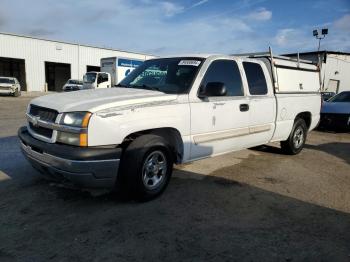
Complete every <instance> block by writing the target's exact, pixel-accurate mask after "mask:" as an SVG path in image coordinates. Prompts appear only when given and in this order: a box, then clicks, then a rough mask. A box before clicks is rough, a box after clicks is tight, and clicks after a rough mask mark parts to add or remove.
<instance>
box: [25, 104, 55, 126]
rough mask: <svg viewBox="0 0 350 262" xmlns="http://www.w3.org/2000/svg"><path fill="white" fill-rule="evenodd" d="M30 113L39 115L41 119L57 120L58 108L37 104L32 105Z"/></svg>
mask: <svg viewBox="0 0 350 262" xmlns="http://www.w3.org/2000/svg"><path fill="white" fill-rule="evenodd" d="M29 114H31V115H32V116H38V117H40V119H41V120H44V121H48V122H55V121H56V117H57V115H58V112H57V111H56V110H53V109H50V108H45V107H41V106H36V105H30V110H29Z"/></svg>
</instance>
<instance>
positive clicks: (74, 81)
mask: <svg viewBox="0 0 350 262" xmlns="http://www.w3.org/2000/svg"><path fill="white" fill-rule="evenodd" d="M68 84H71V85H82V84H83V83H82V81H80V80H73V79H70V80H68Z"/></svg>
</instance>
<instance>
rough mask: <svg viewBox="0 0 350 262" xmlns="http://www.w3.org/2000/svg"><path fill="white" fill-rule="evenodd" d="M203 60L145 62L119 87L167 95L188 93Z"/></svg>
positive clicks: (157, 60)
mask: <svg viewBox="0 0 350 262" xmlns="http://www.w3.org/2000/svg"><path fill="white" fill-rule="evenodd" d="M202 62H203V59H202V58H181V57H179V58H161V59H153V60H148V61H145V62H144V63H143V64H142V65H140V66H139V67H137V68H136V69H135V70H134V71H132V72H131V73H130V74H129V75H128V76H127V77H126V78H124V80H122V81H121V82H120V83H119V84H118V86H123V87H129V88H141V89H148V90H157V91H160V92H163V93H167V94H184V93H188V91H189V89H190V87H191V85H192V83H193V80H194V79H195V77H196V75H197V72H198V71H199V68H200V66H201V64H202Z"/></svg>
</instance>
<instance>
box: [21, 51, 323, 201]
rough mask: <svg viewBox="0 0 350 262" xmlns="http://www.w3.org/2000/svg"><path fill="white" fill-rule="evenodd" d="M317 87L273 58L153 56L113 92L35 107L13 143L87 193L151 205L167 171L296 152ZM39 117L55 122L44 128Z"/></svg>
mask: <svg viewBox="0 0 350 262" xmlns="http://www.w3.org/2000/svg"><path fill="white" fill-rule="evenodd" d="M319 89H320V86H319V70H318V67H317V66H316V65H314V64H312V63H311V62H307V61H298V60H291V59H290V58H287V57H277V56H272V55H271V53H266V54H258V55H257V54H255V55H254V54H251V55H241V56H226V55H189V56H179V57H165V58H155V59H151V60H147V61H145V62H144V63H143V64H142V65H141V66H139V67H138V68H137V69H135V70H134V71H133V72H132V73H131V74H129V75H128V76H127V77H126V78H125V79H124V80H123V81H121V82H120V83H119V84H118V87H117V88H110V89H104V90H86V91H82V92H73V93H69V94H67V93H65V94H54V95H48V96H44V97H39V98H36V99H34V100H32V101H31V103H30V105H29V107H28V112H27V116H28V126H27V127H25V128H22V129H21V130H20V131H19V136H20V138H21V140H22V141H23V144H22V147H23V151H24V152H25V154H26V155H27V156H28V158H29V159H30V160H31V162H32V163H33V165H34V166H36V167H38V159H40V161H39V162H40V163H39V166H43V165H44V166H45V168H44V169H41V171H42V172H44V173H46V174H48V173H54V174H56V173H59V174H60V175H61V176H62V177H64V178H65V179H67V180H70V181H73V182H75V183H77V184H81V185H83V186H87V187H114V186H115V185H117V186H120V185H122V186H121V188H124V189H125V188H127V189H128V190H130V191H132V192H134V193H135V195H137V196H138V197H140V198H142V199H150V198H152V197H154V196H156V195H158V194H160V193H161V192H162V191H163V190H164V189H165V187H166V185H167V183H168V181H169V178H170V175H171V171H172V164H173V163H176V164H180V163H186V162H190V161H194V160H196V159H201V158H206V157H212V156H216V155H219V154H223V153H227V152H232V151H236V150H240V149H244V148H250V147H254V146H258V145H263V144H266V143H269V142H272V141H282V142H281V146H282V149H283V150H284V152H286V153H289V154H297V153H299V152H300V151H301V149H302V148H303V145H304V143H305V140H306V134H307V132H308V131H310V130H312V129H314V128H315V127H316V126H317V124H318V122H319V119H320V108H321V96H320V92H319ZM32 108H34V109H32ZM41 111H43V112H46V111H49V112H52V113H55V114H54V116H53V117H52V118H51V120H47V119H45V120H43V121H41V115H43V114H44V113H41ZM77 112H79V113H77ZM51 122H52V123H51ZM45 129H48V130H51V131H52V132H47V130H45ZM45 132H46V133H45ZM33 141H34V142H33ZM32 144H34V147H32V146H31V145H32ZM50 146H54V148H55V150H52V149H51V148H50ZM60 147H62V148H64V150H67V149H71V150H72V152H74V153H72V154H71V155H69V154H67V153H65V154H63V153H60ZM33 148H36V149H38V148H39V150H36V151H35V150H34V151H33ZM98 150H100V151H101V153H100V154H99V153H98ZM92 151H93V152H92ZM33 152H34V153H33ZM79 152H83V153H79ZM93 156H94V157H93ZM50 157H53V158H55V157H56V158H59V159H60V161H59V163H58V162H57V161H54V160H52V159H51V158H50ZM62 159H67V161H68V162H69V161H73V162H74V161H79V166H80V169H75V168H71V167H70V166H71V165H70V164H67V163H65V162H64V161H63V160H62ZM69 163H71V162H69ZM84 164H85V166H88V167H89V168H84V167H83V166H84ZM76 165H78V164H76ZM39 169H40V168H39ZM43 170H44V171H43ZM48 170H51V171H48ZM60 171H63V172H60ZM83 177H84V179H82V178H83Z"/></svg>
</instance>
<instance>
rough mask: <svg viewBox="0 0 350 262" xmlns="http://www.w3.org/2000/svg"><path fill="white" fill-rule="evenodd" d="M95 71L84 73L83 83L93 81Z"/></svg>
mask: <svg viewBox="0 0 350 262" xmlns="http://www.w3.org/2000/svg"><path fill="white" fill-rule="evenodd" d="M95 80H96V73H86V74H85V75H84V83H95Z"/></svg>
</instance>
